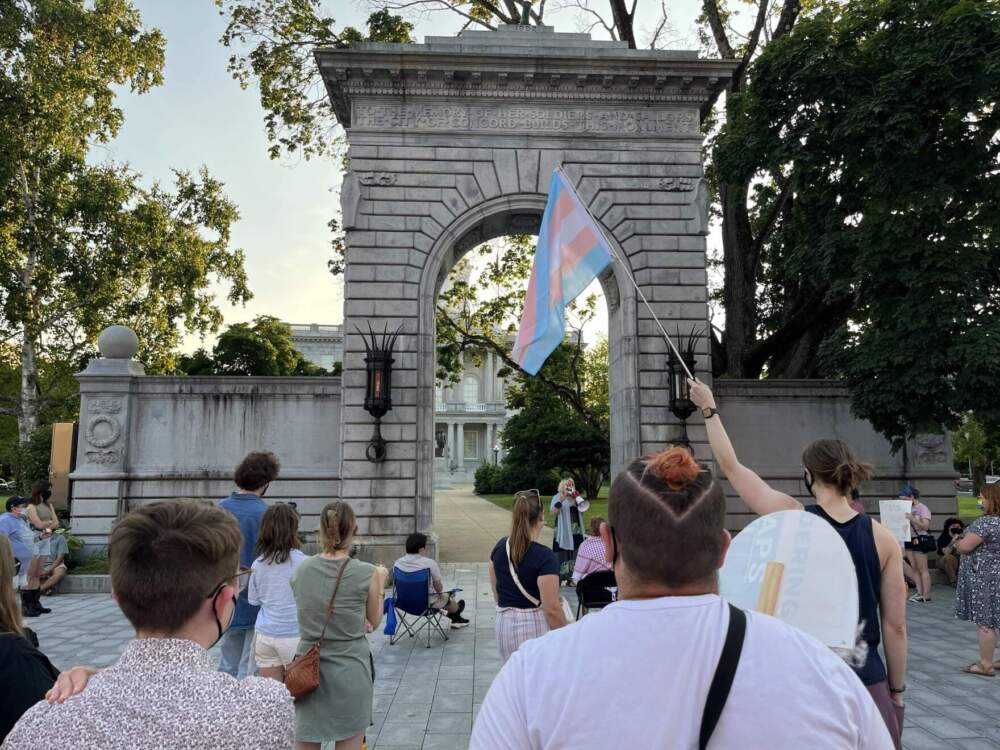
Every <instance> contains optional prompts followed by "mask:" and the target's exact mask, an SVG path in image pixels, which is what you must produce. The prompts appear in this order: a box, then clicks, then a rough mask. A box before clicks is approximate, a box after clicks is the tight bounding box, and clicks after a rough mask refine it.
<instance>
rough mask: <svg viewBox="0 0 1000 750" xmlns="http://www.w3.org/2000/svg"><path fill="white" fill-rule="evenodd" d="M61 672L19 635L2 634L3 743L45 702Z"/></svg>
mask: <svg viewBox="0 0 1000 750" xmlns="http://www.w3.org/2000/svg"><path fill="white" fill-rule="evenodd" d="M58 676H59V670H58V669H56V668H55V667H54V666H52V662H50V661H49V660H48V657H46V656H45V654H43V653H42V652H41V651H39V650H38V649H37V648H35V647H34V646H32V645H31V644H30V643H29V642H28V640H27V639H26V638H24V637H23V636H20V635H18V634H17V633H0V742H2V741H3V739H4V738H5V737H6V736H7V734H8V733H9V732H10V730H11V729H13V728H14V725H15V724H16V723H17V720H18V719H20V718H21V715H22V714H23V713H24V712H25V711H27V710H28V709H29V708H31V707H32V706H33V705H35V704H36V703H38V701H40V700H44V698H45V693H46V692H48V690H49V688H51V687H52V685H53V684H54V683H55V681H56V677H58Z"/></svg>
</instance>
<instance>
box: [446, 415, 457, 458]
mask: <svg viewBox="0 0 1000 750" xmlns="http://www.w3.org/2000/svg"><path fill="white" fill-rule="evenodd" d="M456 435H458V424H457V423H455V422H452V423H451V424H449V425H448V467H449V468H450V467H451V465H452V464H453V463H454V464H457V463H458V448H456V447H455V446H456V444H457V442H458V441H457V440H456V439H455V436H456Z"/></svg>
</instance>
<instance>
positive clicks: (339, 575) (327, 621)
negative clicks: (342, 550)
mask: <svg viewBox="0 0 1000 750" xmlns="http://www.w3.org/2000/svg"><path fill="white" fill-rule="evenodd" d="M350 562H351V558H349V557H347V558H344V564H343V565H341V566H340V572H339V573H337V583H336V584H335V585H334V587H333V596H331V597H330V603H329V604H327V605H326V618H325V619H324V620H323V632H322V633H320V634H319V640H318V641H317V643H323V639H324V638H326V626H327V625H329V624H330V615H332V614H333V602H334V601H335V600H336V598H337V589H339V588H340V581H341V579H342V578H343V577H344V571H345V570H347V566H348V564H349V563H350Z"/></svg>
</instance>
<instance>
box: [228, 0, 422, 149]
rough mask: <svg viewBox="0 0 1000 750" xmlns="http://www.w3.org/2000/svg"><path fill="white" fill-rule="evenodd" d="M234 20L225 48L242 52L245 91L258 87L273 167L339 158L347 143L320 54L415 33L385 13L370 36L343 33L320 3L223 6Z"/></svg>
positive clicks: (234, 60)
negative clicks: (290, 159) (279, 162)
mask: <svg viewBox="0 0 1000 750" xmlns="http://www.w3.org/2000/svg"><path fill="white" fill-rule="evenodd" d="M216 5H217V6H218V7H219V10H220V13H221V14H222V15H225V16H227V17H228V19H229V23H228V25H227V26H226V30H225V32H224V33H223V35H222V39H221V40H220V41H221V42H222V43H223V44H224V45H225V46H226V47H229V48H231V49H233V50H234V52H233V54H232V56H231V57H230V58H229V71H230V73H232V75H233V78H235V79H236V80H237V81H239V83H240V85H241V86H243V87H244V88H247V87H249V86H250V84H251V83H254V82H255V83H256V84H257V88H258V90H259V91H260V104H261V107H262V108H263V109H264V113H265V114H264V129H265V131H266V133H267V139H268V142H269V143H270V144H271V145H270V146H269V148H268V153H269V154H270V156H271V158H272V159H277V158H279V157H280V156H282V155H294V156H301V157H303V158H306V159H309V158H311V157H314V156H323V155H328V154H333V153H335V150H336V148H337V146H338V145H339V144H340V143H341V139H340V138H338V136H337V128H338V123H337V121H336V118H335V117H334V114H333V109H332V108H331V106H330V102H329V99H328V98H327V94H326V89H325V87H324V85H323V79H322V76H320V73H319V67H318V66H317V64H316V60H315V58H314V57H313V53H314V52H315V50H316V49H317V48H318V47H342V46H347V45H350V44H354V43H356V42H360V41H365V40H369V41H377V42H412V41H413V38H412V36H411V32H412V31H413V25H412V24H410V23H408V22H406V21H405V20H403V19H402V18H401V17H399V16H394V15H391V14H390V13H389V12H388V11H385V10H381V11H377V12H375V13H372V14H371V15H370V16H369V17H368V34H367V35H363V34H362V33H361V32H359V31H358V30H357V29H353V28H350V27H348V28H346V29H342V30H341V31H339V32H338V31H335V29H334V25H335V23H336V22H335V20H334V19H333V17H331V16H328V15H325V14H324V11H323V5H322V3H321V2H319V0H249V1H246V0H216Z"/></svg>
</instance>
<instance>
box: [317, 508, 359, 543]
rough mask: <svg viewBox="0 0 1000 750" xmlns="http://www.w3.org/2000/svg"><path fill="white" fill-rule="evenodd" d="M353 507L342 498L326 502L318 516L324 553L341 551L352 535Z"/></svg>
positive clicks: (353, 524)
mask: <svg viewBox="0 0 1000 750" xmlns="http://www.w3.org/2000/svg"><path fill="white" fill-rule="evenodd" d="M356 526H357V520H356V518H355V516H354V509H353V508H352V507H351V506H350V505H348V504H347V503H345V502H344V501H343V500H334V501H333V502H332V503H327V504H326V506H324V508H323V510H322V511H321V512H320V516H319V536H320V541H321V542H322V544H323V551H324V552H326V553H333V552H341V551H343V550H345V549H347V545H348V543H349V542H350V540H351V537H353V536H354V529H355V527H356Z"/></svg>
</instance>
